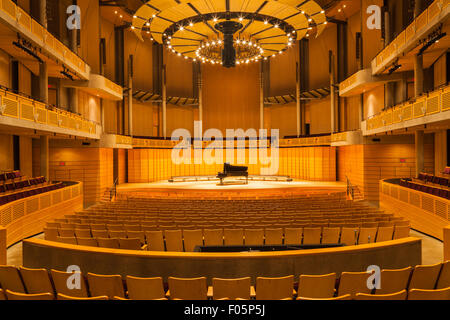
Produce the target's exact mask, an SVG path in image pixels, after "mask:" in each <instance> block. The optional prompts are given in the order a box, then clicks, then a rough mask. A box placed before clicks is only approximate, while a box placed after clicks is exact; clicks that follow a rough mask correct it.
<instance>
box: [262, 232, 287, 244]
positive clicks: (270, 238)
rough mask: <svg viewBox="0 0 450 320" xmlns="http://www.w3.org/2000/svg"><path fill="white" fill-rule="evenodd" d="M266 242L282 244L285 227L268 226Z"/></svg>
mask: <svg viewBox="0 0 450 320" xmlns="http://www.w3.org/2000/svg"><path fill="white" fill-rule="evenodd" d="M264 234H265V244H266V245H281V244H283V229H282V228H266V229H265V231H264Z"/></svg>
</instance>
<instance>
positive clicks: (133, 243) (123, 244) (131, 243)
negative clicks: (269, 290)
mask: <svg viewBox="0 0 450 320" xmlns="http://www.w3.org/2000/svg"><path fill="white" fill-rule="evenodd" d="M119 248H120V249H125V250H143V249H146V248H147V247H146V246H144V247H142V246H141V240H140V239H139V238H119Z"/></svg>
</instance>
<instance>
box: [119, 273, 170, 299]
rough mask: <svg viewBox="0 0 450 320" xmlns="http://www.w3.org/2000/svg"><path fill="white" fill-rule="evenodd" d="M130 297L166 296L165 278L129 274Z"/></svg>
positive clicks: (156, 297) (157, 297) (160, 297)
mask: <svg viewBox="0 0 450 320" xmlns="http://www.w3.org/2000/svg"><path fill="white" fill-rule="evenodd" d="M126 280H127V288H128V297H129V298H130V299H132V300H154V299H163V298H165V293H164V285H163V279H162V278H161V277H155V278H138V277H132V276H127V278H126Z"/></svg>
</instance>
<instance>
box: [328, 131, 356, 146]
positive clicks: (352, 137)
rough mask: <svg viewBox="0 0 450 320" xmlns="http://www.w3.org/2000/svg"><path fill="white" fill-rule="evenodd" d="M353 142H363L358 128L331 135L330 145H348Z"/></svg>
mask: <svg viewBox="0 0 450 320" xmlns="http://www.w3.org/2000/svg"><path fill="white" fill-rule="evenodd" d="M354 144H363V137H362V132H361V131H360V130H355V131H346V132H340V133H335V134H332V135H331V146H332V147H340V146H350V145H354Z"/></svg>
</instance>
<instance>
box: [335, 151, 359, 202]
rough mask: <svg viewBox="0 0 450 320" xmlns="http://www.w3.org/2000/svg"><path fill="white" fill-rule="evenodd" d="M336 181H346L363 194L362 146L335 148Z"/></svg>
mask: <svg viewBox="0 0 450 320" xmlns="http://www.w3.org/2000/svg"><path fill="white" fill-rule="evenodd" d="M337 159H338V166H337V171H338V180H339V181H343V182H345V181H347V177H348V179H349V180H350V182H351V183H352V184H353V185H356V186H358V189H359V191H360V192H361V194H364V146H363V145H352V146H343V147H338V148H337Z"/></svg>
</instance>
